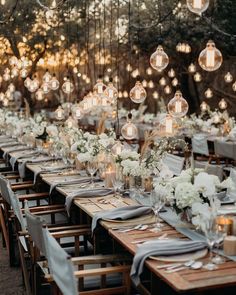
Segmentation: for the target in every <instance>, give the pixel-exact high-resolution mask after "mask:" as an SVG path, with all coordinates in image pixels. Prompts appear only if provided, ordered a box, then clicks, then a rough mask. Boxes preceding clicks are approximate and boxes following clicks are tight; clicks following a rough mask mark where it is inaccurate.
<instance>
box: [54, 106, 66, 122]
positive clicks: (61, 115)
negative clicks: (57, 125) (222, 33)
mask: <svg viewBox="0 0 236 295" xmlns="http://www.w3.org/2000/svg"><path fill="white" fill-rule="evenodd" d="M64 113H65V112H64V110H63V108H62V107H61V106H59V107H58V108H57V109H56V111H55V114H56V118H57V119H58V120H63V119H64Z"/></svg>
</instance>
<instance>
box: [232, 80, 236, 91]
mask: <svg viewBox="0 0 236 295" xmlns="http://www.w3.org/2000/svg"><path fill="white" fill-rule="evenodd" d="M232 88H233V91H236V81H235V82H234V84H233V85H232Z"/></svg>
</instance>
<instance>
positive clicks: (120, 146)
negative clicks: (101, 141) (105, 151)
mask: <svg viewBox="0 0 236 295" xmlns="http://www.w3.org/2000/svg"><path fill="white" fill-rule="evenodd" d="M123 149H124V145H123V144H122V143H121V142H120V141H119V140H118V141H117V142H116V143H115V144H114V145H113V147H112V148H111V152H112V154H113V155H114V156H118V155H120V154H121V152H122V151H123Z"/></svg>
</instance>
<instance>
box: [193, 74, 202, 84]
mask: <svg viewBox="0 0 236 295" xmlns="http://www.w3.org/2000/svg"><path fill="white" fill-rule="evenodd" d="M193 78H194V81H196V82H201V80H202V76H201V74H200V73H198V72H197V73H195V74H194V76H193Z"/></svg>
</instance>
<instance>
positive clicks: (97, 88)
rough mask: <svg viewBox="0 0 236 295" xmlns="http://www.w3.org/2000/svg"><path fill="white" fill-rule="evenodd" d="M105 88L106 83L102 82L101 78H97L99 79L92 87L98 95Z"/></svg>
mask: <svg viewBox="0 0 236 295" xmlns="http://www.w3.org/2000/svg"><path fill="white" fill-rule="evenodd" d="M105 89H106V85H105V84H104V83H103V82H102V79H101V78H99V79H98V80H97V83H96V84H95V86H94V87H93V90H94V91H95V92H96V93H97V94H98V95H102V94H103V92H104V90H105Z"/></svg>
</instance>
